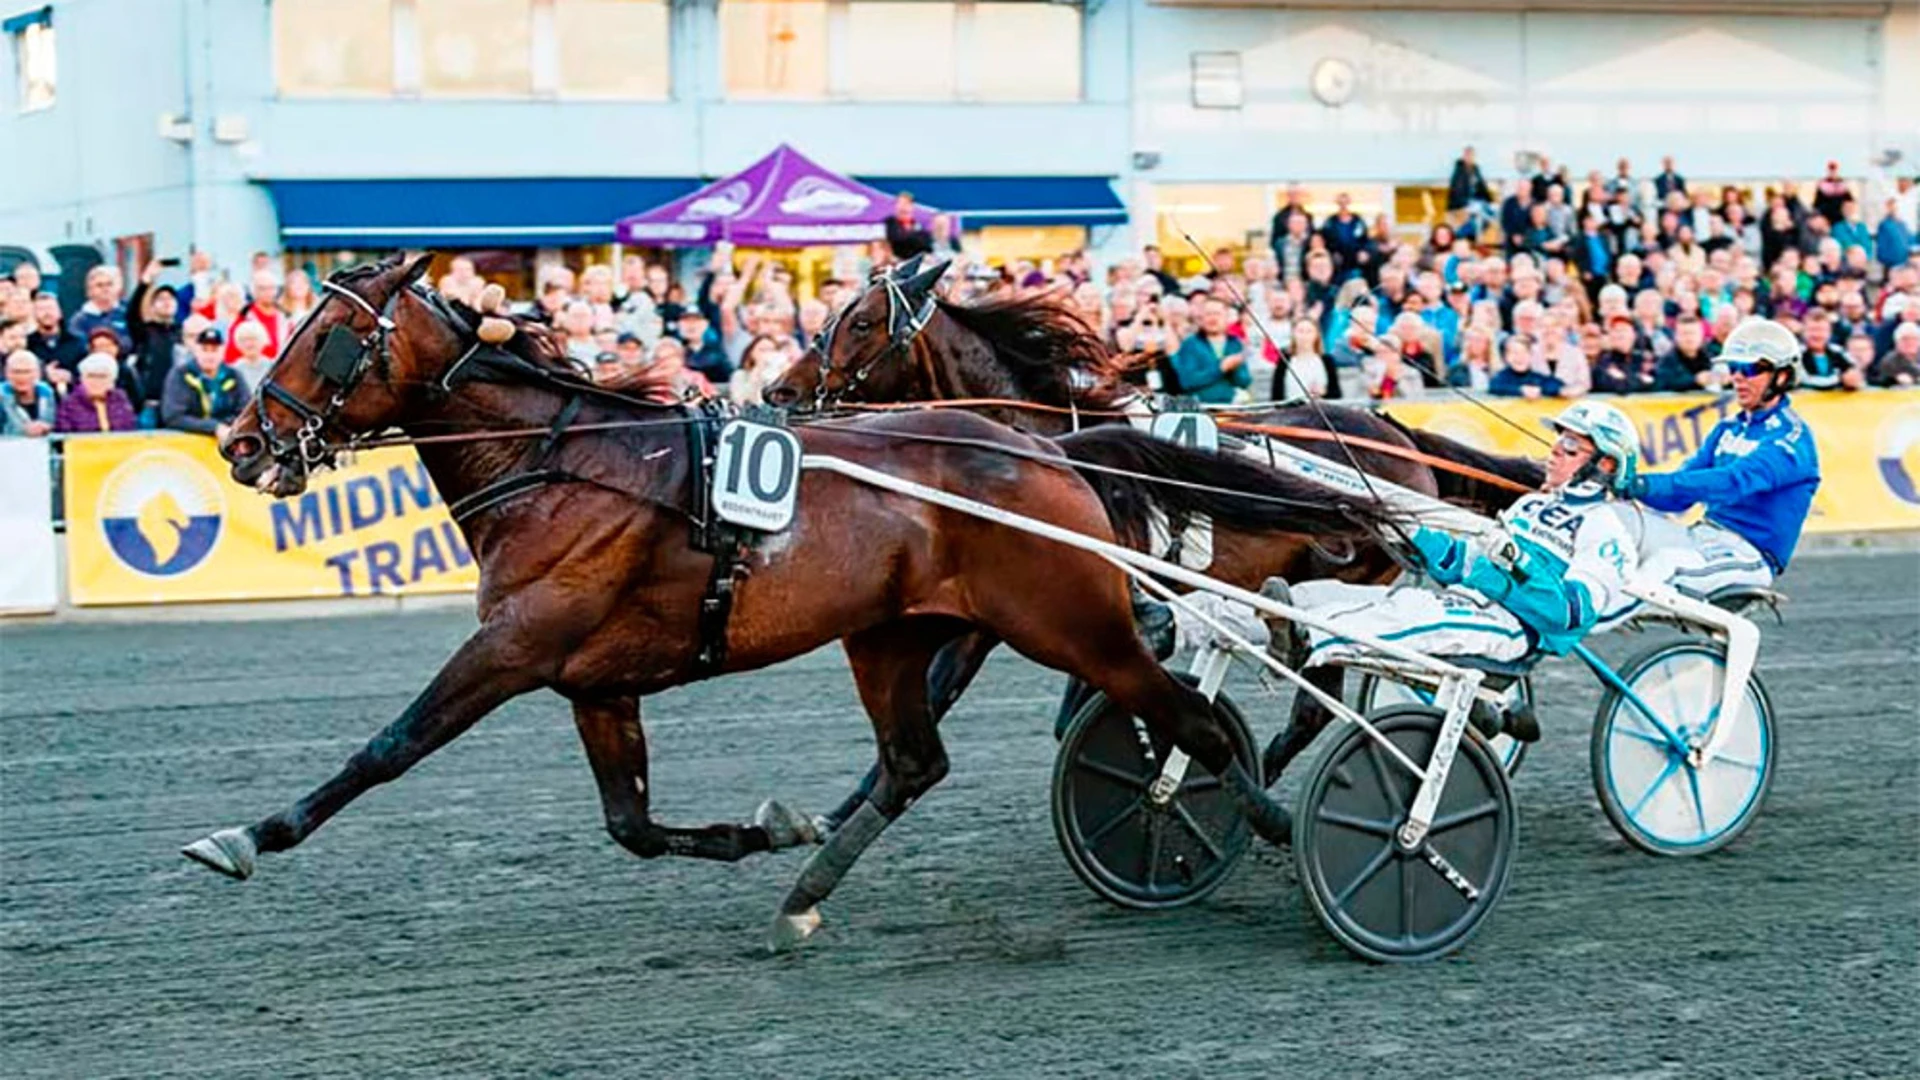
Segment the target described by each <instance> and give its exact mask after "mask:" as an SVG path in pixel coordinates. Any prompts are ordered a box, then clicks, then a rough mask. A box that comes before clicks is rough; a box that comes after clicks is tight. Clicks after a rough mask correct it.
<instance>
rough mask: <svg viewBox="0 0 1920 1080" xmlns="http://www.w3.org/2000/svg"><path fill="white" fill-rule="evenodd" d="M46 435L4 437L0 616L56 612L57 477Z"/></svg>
mask: <svg viewBox="0 0 1920 1080" xmlns="http://www.w3.org/2000/svg"><path fill="white" fill-rule="evenodd" d="M50 464H51V458H50V455H49V452H48V446H47V440H45V439H0V552H4V553H5V554H4V555H0V615H27V614H36V613H45V612H49V611H52V610H54V608H55V607H57V606H58V605H59V603H60V579H59V571H58V570H57V569H56V568H55V565H54V555H55V551H54V543H53V480H52V475H51V474H50V473H49V472H48V467H49V465H50Z"/></svg>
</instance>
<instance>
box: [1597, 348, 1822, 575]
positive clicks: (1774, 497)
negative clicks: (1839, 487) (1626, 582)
mask: <svg viewBox="0 0 1920 1080" xmlns="http://www.w3.org/2000/svg"><path fill="white" fill-rule="evenodd" d="M1719 363H1721V364H1724V365H1725V366H1726V369H1727V372H1728V374H1730V375H1731V376H1732V377H1733V395H1734V399H1735V401H1736V402H1737V403H1738V404H1739V406H1740V411H1739V412H1738V413H1735V414H1734V415H1732V416H1729V417H1727V418H1726V419H1724V420H1722V421H1720V423H1718V424H1716V425H1715V426H1714V428H1713V430H1712V431H1710V432H1708V433H1707V437H1706V439H1705V441H1703V442H1702V443H1701V444H1700V449H1699V450H1697V451H1695V452H1694V455H1693V456H1692V457H1690V458H1688V459H1687V461H1686V464H1684V465H1682V466H1680V468H1678V469H1676V470H1674V471H1673V472H1669V473H1645V474H1641V475H1639V476H1637V477H1635V478H1633V479H1632V480H1631V481H1630V483H1629V484H1628V486H1627V489H1626V490H1627V493H1628V494H1629V495H1631V496H1632V497H1633V498H1635V499H1637V500H1639V501H1640V502H1643V503H1645V504H1646V505H1648V506H1650V507H1652V508H1654V509H1655V510H1665V511H1668V512H1679V511H1683V510H1687V509H1689V508H1691V507H1692V506H1694V505H1696V504H1705V505H1706V510H1707V513H1706V517H1705V518H1704V519H1702V520H1701V521H1700V522H1699V523H1698V524H1696V525H1694V526H1693V527H1692V528H1690V529H1688V530H1687V535H1686V538H1685V540H1684V541H1682V542H1679V543H1668V544H1662V545H1660V546H1657V547H1654V550H1652V551H1651V552H1650V553H1649V555H1648V557H1647V563H1646V566H1645V567H1644V571H1645V573H1646V574H1647V575H1648V576H1649V577H1650V578H1651V579H1652V580H1656V581H1665V582H1668V583H1669V584H1671V585H1673V586H1674V587H1676V588H1680V589H1684V590H1686V591H1688V592H1692V593H1695V594H1698V595H1702V596H1704V595H1708V594H1710V593H1712V592H1713V591H1714V590H1716V589H1719V588H1722V587H1725V586H1728V585H1757V586H1760V587H1763V588H1764V587H1766V586H1769V585H1771V584H1773V579H1774V577H1775V575H1778V574H1780V573H1782V572H1783V571H1785V570H1786V568H1787V561H1788V560H1789V559H1791V558H1793V549H1794V546H1795V545H1797V544H1798V543H1799V541H1800V529H1801V527H1802V526H1804V525H1805V524H1806V521H1807V513H1808V511H1810V510H1811V509H1812V508H1813V492H1814V489H1815V488H1817V487H1819V486H1820V458H1819V455H1818V454H1817V453H1816V451H1815V449H1814V445H1813V435H1812V433H1811V432H1810V431H1809V430H1808V429H1807V425H1806V423H1805V422H1804V421H1802V420H1801V419H1800V417H1799V416H1798V415H1797V414H1796V413H1795V412H1794V411H1793V405H1792V403H1791V402H1790V401H1789V400H1788V399H1787V391H1789V390H1791V389H1793V386H1794V380H1795V379H1796V378H1797V377H1798V375H1799V371H1800V342H1799V341H1797V340H1796V339H1795V338H1794V336H1793V334H1792V333H1791V332H1790V331H1788V330H1787V328H1786V327H1784V326H1781V325H1780V324H1779V323H1777V322H1774V321H1773V320H1771V319H1762V318H1758V317H1749V318H1748V319H1746V320H1745V321H1744V322H1742V323H1741V324H1740V325H1739V326H1736V327H1734V330H1733V332H1732V333H1731V334H1728V335H1727V344H1726V348H1725V349H1723V350H1721V353H1720V359H1719Z"/></svg>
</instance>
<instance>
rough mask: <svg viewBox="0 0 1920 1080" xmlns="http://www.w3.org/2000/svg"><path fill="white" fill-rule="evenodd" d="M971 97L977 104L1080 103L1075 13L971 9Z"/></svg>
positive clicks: (1066, 7) (1049, 8)
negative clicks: (986, 102)
mask: <svg viewBox="0 0 1920 1080" xmlns="http://www.w3.org/2000/svg"><path fill="white" fill-rule="evenodd" d="M972 52H973V57H974V62H973V66H972V70H973V92H974V96H975V97H977V98H979V99H980V100H982V101H1078V100H1080V8H1079V7H1078V6H1076V5H1072V4H993V3H977V4H974V5H973V42H972Z"/></svg>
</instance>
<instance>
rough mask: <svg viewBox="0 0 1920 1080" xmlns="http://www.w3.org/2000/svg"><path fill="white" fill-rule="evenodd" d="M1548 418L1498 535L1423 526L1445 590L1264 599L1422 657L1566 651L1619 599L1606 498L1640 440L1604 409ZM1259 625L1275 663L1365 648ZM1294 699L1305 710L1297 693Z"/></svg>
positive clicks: (1305, 593) (1620, 564)
mask: <svg viewBox="0 0 1920 1080" xmlns="http://www.w3.org/2000/svg"><path fill="white" fill-rule="evenodd" d="M1546 423H1547V424H1548V426H1549V427H1551V428H1552V429H1553V430H1555V431H1556V432H1557V433H1558V435H1559V438H1558V439H1556V440H1555V442H1554V444H1553V451H1552V453H1551V455H1550V456H1549V457H1548V459H1547V475H1546V482H1545V483H1544V484H1543V485H1542V488H1541V490H1540V491H1538V492H1535V493H1533V494H1530V495H1525V496H1522V497H1521V498H1520V500H1519V501H1517V502H1515V503H1514V504H1513V505H1512V506H1511V507H1509V508H1507V510H1506V511H1504V512H1503V513H1502V514H1501V515H1500V524H1501V525H1502V526H1503V528H1502V529H1500V530H1496V531H1494V532H1491V533H1488V534H1485V535H1482V536H1478V537H1475V538H1473V539H1472V540H1463V539H1460V538H1458V537H1455V536H1452V535H1450V534H1448V533H1445V532H1441V531H1439V530H1436V529H1430V528H1422V529H1420V530H1419V531H1418V532H1416V533H1414V535H1413V538H1412V541H1413V546H1414V547H1415V548H1416V549H1418V550H1419V552H1420V556H1421V558H1422V560H1423V561H1424V563H1425V565H1426V569H1427V573H1428V575H1429V576H1431V577H1432V578H1433V580H1434V581H1435V582H1437V583H1439V584H1440V585H1441V586H1443V588H1441V589H1438V590H1434V589H1423V588H1414V587H1408V586H1404V585H1402V586H1389V585H1349V584H1346V583H1345V582H1339V581H1311V582H1305V583H1303V584H1301V585H1300V586H1299V587H1298V588H1296V589H1291V590H1290V589H1289V588H1288V587H1287V584H1286V582H1285V581H1283V580H1282V579H1280V578H1271V579H1269V580H1268V582H1267V584H1266V587H1265V588H1264V589H1262V594H1263V595H1266V596H1268V597H1271V598H1273V599H1277V600H1281V601H1283V602H1287V603H1291V604H1293V605H1295V606H1298V607H1301V608H1305V609H1307V610H1309V611H1311V612H1312V613H1313V614H1315V615H1317V616H1320V617H1323V618H1326V619H1329V620H1331V621H1333V622H1334V623H1335V624H1336V625H1338V626H1341V627H1344V628H1351V629H1352V630H1356V631H1361V632H1364V633H1365V634H1367V635H1369V636H1371V637H1376V638H1382V639H1385V640H1388V641H1392V642H1395V643H1397V644H1400V645H1404V646H1406V647H1407V648H1410V649H1413V650H1415V651H1417V652H1422V653H1426V654H1428V655H1432V656H1455V657H1457V656H1471V657H1478V658H1481V659H1486V660H1496V661H1509V662H1510V661H1516V660H1520V659H1523V658H1525V657H1527V656H1529V655H1531V654H1532V653H1534V652H1535V651H1536V650H1539V649H1544V650H1546V651H1547V652H1551V653H1554V654H1556V655H1563V654H1565V653H1566V652H1568V651H1569V650H1571V649H1572V648H1573V647H1574V646H1575V645H1576V644H1578V643H1579V642H1580V639H1581V638H1583V637H1585V636H1586V634H1587V633H1588V632H1589V631H1590V630H1592V629H1593V628H1594V626H1595V624H1597V623H1598V622H1599V620H1600V613H1601V612H1604V611H1609V610H1612V609H1613V608H1615V607H1618V606H1620V605H1622V604H1623V603H1625V602H1627V600H1628V597H1627V594H1626V592H1625V591H1624V589H1625V586H1626V584H1627V581H1628V579H1629V578H1630V577H1631V576H1632V575H1633V573H1634V569H1635V567H1636V566H1637V565H1638V562H1639V553H1638V549H1637V547H1636V545H1635V542H1634V538H1633V535H1632V533H1631V532H1630V531H1629V530H1628V528H1627V527H1626V524H1625V522H1624V520H1623V518H1622V517H1621V515H1620V514H1619V513H1618V512H1617V505H1616V504H1615V502H1614V499H1615V497H1616V495H1617V493H1618V492H1619V491H1620V490H1621V488H1622V487H1624V486H1626V485H1627V484H1630V483H1631V482H1632V480H1633V477H1634V475H1635V465H1636V464H1637V462H1638V460H1639V445H1640V444H1639V437H1638V435H1637V434H1636V433H1635V431H1634V428H1633V424H1632V422H1631V421H1629V420H1628V419H1627V417H1626V415H1625V414H1623V413H1622V412H1621V411H1620V410H1619V409H1617V408H1615V407H1614V406H1612V405H1608V404H1605V403H1603V402H1595V401H1583V402H1580V403H1578V404H1576V405H1573V406H1571V407H1570V408H1568V409H1566V410H1565V411H1564V412H1562V413H1561V414H1560V415H1559V416H1557V417H1554V418H1553V419H1551V420H1549V421H1547V422H1546ZM1289 594H1291V595H1289ZM1268 628H1269V630H1271V631H1272V632H1273V642H1274V645H1273V646H1271V647H1272V648H1273V649H1274V650H1275V658H1276V659H1279V660H1281V661H1282V662H1283V663H1286V664H1288V665H1289V666H1291V667H1294V668H1296V669H1298V668H1301V667H1313V666H1318V665H1323V664H1339V663H1342V662H1344V661H1347V660H1351V659H1354V658H1355V657H1356V656H1358V655H1361V654H1364V653H1366V652H1367V651H1368V650H1367V649H1366V647H1365V646H1362V645H1359V644H1357V643H1355V642H1354V641H1353V640H1352V639H1351V638H1348V637H1345V636H1342V635H1340V634H1336V633H1331V632H1328V631H1326V630H1321V629H1318V628H1314V629H1307V630H1305V632H1304V633H1302V632H1301V628H1299V627H1297V626H1294V625H1291V624H1285V623H1284V621H1283V620H1277V619H1276V620H1270V621H1269V623H1268ZM1283 649H1284V650H1287V655H1281V652H1280V650H1283ZM1298 700H1300V701H1302V702H1306V703H1309V704H1311V699H1309V698H1307V697H1306V696H1305V695H1302V696H1301V698H1299V699H1298ZM1476 719H1478V720H1480V721H1481V722H1482V723H1483V724H1486V723H1487V722H1488V721H1489V720H1490V719H1491V718H1490V717H1488V716H1487V715H1486V714H1485V713H1480V714H1479V715H1478V716H1476ZM1505 724H1506V730H1507V731H1508V733H1509V734H1511V735H1513V736H1514V737H1515V738H1518V739H1521V740H1522V741H1528V742H1530V741H1532V740H1534V739H1537V738H1539V737H1540V728H1539V725H1538V723H1537V722H1536V721H1535V720H1534V719H1533V717H1532V715H1531V714H1530V713H1527V712H1526V711H1525V710H1522V709H1518V708H1515V709H1513V710H1512V711H1510V712H1509V714H1508V715H1507V717H1506V720H1505ZM1489 726H1490V725H1489Z"/></svg>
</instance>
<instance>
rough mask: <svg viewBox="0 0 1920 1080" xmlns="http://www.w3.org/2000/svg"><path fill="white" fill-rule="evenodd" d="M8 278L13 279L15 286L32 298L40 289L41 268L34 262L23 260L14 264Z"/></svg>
mask: <svg viewBox="0 0 1920 1080" xmlns="http://www.w3.org/2000/svg"><path fill="white" fill-rule="evenodd" d="M8 280H9V281H12V282H13V284H14V286H15V287H17V288H18V289H19V290H20V291H21V292H22V293H25V294H26V296H27V297H28V299H32V297H33V295H34V294H35V293H37V292H39V291H40V268H39V267H38V266H36V265H34V264H33V263H30V262H27V261H25V260H22V261H20V262H17V263H15V264H14V266H13V272H12V273H11V274H9V275H8Z"/></svg>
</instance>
